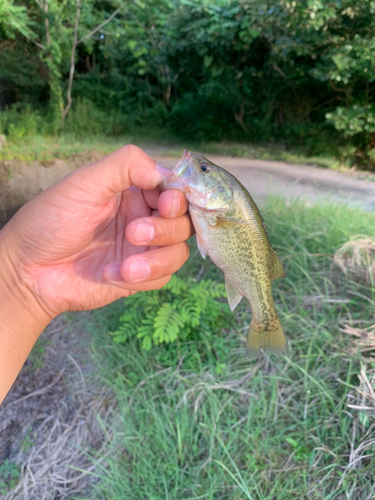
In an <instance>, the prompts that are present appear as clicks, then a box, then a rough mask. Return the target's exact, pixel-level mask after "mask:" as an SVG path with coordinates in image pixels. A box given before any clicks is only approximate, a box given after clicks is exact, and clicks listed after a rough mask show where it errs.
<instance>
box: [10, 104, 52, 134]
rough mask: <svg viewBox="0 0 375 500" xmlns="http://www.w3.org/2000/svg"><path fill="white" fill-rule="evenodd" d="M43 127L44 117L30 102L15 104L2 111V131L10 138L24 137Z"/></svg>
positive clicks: (39, 130)
mask: <svg viewBox="0 0 375 500" xmlns="http://www.w3.org/2000/svg"><path fill="white" fill-rule="evenodd" d="M41 129H42V117H41V116H40V114H39V113H38V112H37V111H34V110H33V109H32V107H31V106H30V105H29V104H21V103H18V104H15V105H13V106H10V107H8V108H5V109H4V110H2V111H1V112H0V133H4V134H6V135H8V136H9V138H10V139H13V140H17V139H23V138H24V137H28V136H30V135H34V134H38V133H40V132H41Z"/></svg>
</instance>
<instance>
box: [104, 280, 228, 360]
mask: <svg viewBox="0 0 375 500" xmlns="http://www.w3.org/2000/svg"><path fill="white" fill-rule="evenodd" d="M223 297H226V292H225V286H224V285H223V284H222V283H217V282H216V281H213V280H211V279H208V280H202V281H199V282H197V281H196V280H194V279H192V278H190V279H188V280H187V281H183V280H182V279H180V278H178V277H177V276H172V278H171V280H170V281H169V283H168V284H167V285H165V286H164V287H163V288H162V289H161V290H155V291H151V292H142V293H139V294H136V295H133V296H131V297H128V298H127V299H126V300H125V310H124V312H123V314H122V315H121V317H120V319H119V327H118V329H117V330H116V331H115V332H113V333H112V335H113V339H114V341H115V342H116V343H117V344H124V343H125V342H127V341H128V340H130V339H133V338H138V339H142V348H143V349H145V350H149V349H151V347H152V345H158V344H162V343H170V342H176V341H177V340H181V341H185V340H194V339H195V338H197V336H199V333H200V332H202V331H205V332H207V333H209V334H210V333H217V332H218V331H219V330H220V329H221V328H223V327H224V326H225V325H228V324H229V321H230V318H232V315H231V314H230V310H229V307H228V305H227V304H226V303H223V302H220V301H219V300H218V299H220V298H223Z"/></svg>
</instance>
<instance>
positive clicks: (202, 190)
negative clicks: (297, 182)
mask: <svg viewBox="0 0 375 500" xmlns="http://www.w3.org/2000/svg"><path fill="white" fill-rule="evenodd" d="M162 189H179V190H181V191H183V192H184V193H185V194H186V197H187V199H188V201H189V210H190V215H191V218H192V222H193V225H194V228H195V231H196V234H197V243H198V248H199V250H200V252H201V254H202V256H203V257H205V256H206V254H207V255H208V256H209V257H210V258H211V260H212V261H213V262H214V263H215V264H216V265H217V266H218V267H219V268H220V269H221V270H222V271H223V272H224V276H225V282H226V289H227V296H228V302H229V305H230V307H231V310H234V308H235V307H236V306H237V304H238V303H239V301H240V300H241V299H242V297H243V296H245V297H246V298H247V300H248V301H249V304H250V307H251V310H252V319H251V323H250V326H249V332H248V336H247V341H246V351H247V354H248V356H250V357H254V356H256V355H257V354H258V353H259V351H261V350H263V351H267V350H268V351H272V352H275V353H277V354H286V353H287V352H288V346H287V341H286V337H285V335H284V331H283V328H282V326H281V322H280V319H279V317H278V315H277V312H276V309H275V306H274V302H273V296H272V287H271V283H272V281H273V280H274V279H277V278H281V277H285V272H284V269H283V266H282V264H281V262H280V260H279V258H278V257H277V255H276V253H275V251H274V250H273V248H272V247H271V244H270V242H269V239H268V235H267V230H266V227H265V224H264V221H263V218H262V216H261V214H260V212H259V209H258V207H257V205H256V204H255V202H254V200H253V199H252V197H251V196H250V194H249V193H248V191H247V190H246V189H245V187H244V186H243V185H242V184H241V183H240V182H239V181H238V179H236V178H235V177H234V176H233V175H232V174H230V173H229V172H227V171H226V170H224V169H223V168H221V167H219V166H217V165H215V164H213V163H212V162H210V161H209V160H207V159H206V158H205V157H203V156H200V155H195V154H192V153H189V152H188V151H186V150H185V152H184V156H183V157H182V159H181V161H180V162H179V163H178V164H177V165H176V167H175V168H174V169H173V171H172V174H171V175H170V176H168V177H167V179H166V180H165V181H164V183H163V186H162Z"/></svg>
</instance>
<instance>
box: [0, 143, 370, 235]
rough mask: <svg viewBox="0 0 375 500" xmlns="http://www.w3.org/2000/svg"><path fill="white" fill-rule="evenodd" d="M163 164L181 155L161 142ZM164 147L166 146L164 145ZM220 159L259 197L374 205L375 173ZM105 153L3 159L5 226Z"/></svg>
mask: <svg viewBox="0 0 375 500" xmlns="http://www.w3.org/2000/svg"><path fill="white" fill-rule="evenodd" d="M144 149H145V151H147V152H148V153H149V154H150V156H152V157H153V158H155V159H156V160H157V161H158V162H159V163H160V164H161V165H163V166H165V167H168V168H173V167H174V165H176V163H177V162H178V158H175V157H168V156H161V154H160V151H161V148H144ZM164 150H165V148H164ZM207 156H208V158H209V159H210V160H212V161H213V162H214V163H216V164H217V165H220V166H222V167H223V168H225V169H227V170H229V171H230V172H232V173H233V174H234V175H235V176H236V177H238V178H239V179H240V181H241V182H242V183H243V184H244V185H245V186H246V187H247V188H248V189H249V191H250V193H251V194H252V196H253V198H254V199H255V201H256V202H257V201H259V200H260V199H262V198H265V197H266V196H268V195H281V196H286V197H287V198H300V199H301V200H303V201H304V202H309V203H314V202H317V201H318V200H320V199H326V200H329V201H332V202H344V203H347V204H350V205H354V206H360V207H362V208H364V209H366V210H371V211H372V210H374V209H375V182H374V181H375V174H369V177H370V178H372V179H373V180H371V181H370V180H363V179H360V178H358V177H357V176H355V175H351V174H346V173H343V172H337V171H335V170H328V169H327V170H325V169H322V168H317V167H313V166H307V165H290V164H288V163H283V162H277V161H265V160H249V159H245V158H232V157H228V156H217V155H207ZM99 158H100V154H99V153H98V152H96V151H88V152H87V153H85V154H81V155H77V156H76V157H74V158H71V159H70V160H69V161H67V160H61V159H56V160H53V161H48V162H42V163H38V162H33V163H32V164H27V163H24V162H18V161H12V162H0V228H1V225H2V224H4V222H6V221H7V220H8V219H9V218H10V217H11V216H12V215H13V214H14V213H15V211H16V210H17V209H18V208H19V207H20V206H22V205H23V204H24V203H26V201H28V200H29V199H30V198H32V197H33V196H35V195H37V194H38V193H39V192H40V191H42V190H43V189H46V188H47V187H49V186H50V185H51V184H53V183H55V182H57V181H58V180H59V179H61V178H62V177H64V176H65V175H67V174H68V173H70V172H71V171H73V170H74V169H75V168H77V167H80V166H82V165H89V164H90V163H93V162H94V161H96V160H98V159H99Z"/></svg>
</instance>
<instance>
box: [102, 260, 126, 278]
mask: <svg viewBox="0 0 375 500" xmlns="http://www.w3.org/2000/svg"><path fill="white" fill-rule="evenodd" d="M120 270H121V262H114V263H113V264H111V265H109V266H108V267H107V269H106V276H105V279H106V280H107V281H124V280H123V279H122V277H121V274H120Z"/></svg>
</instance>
